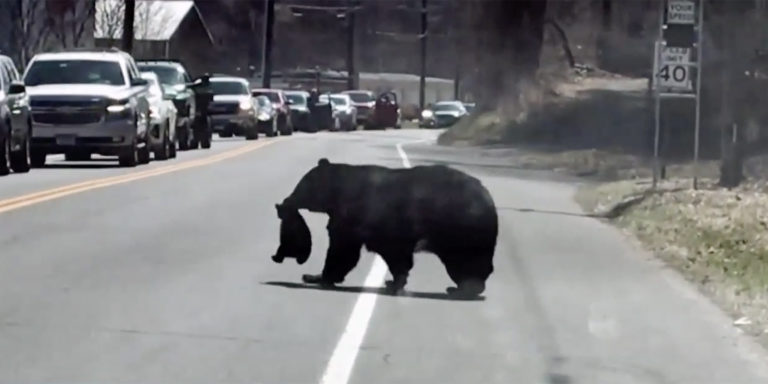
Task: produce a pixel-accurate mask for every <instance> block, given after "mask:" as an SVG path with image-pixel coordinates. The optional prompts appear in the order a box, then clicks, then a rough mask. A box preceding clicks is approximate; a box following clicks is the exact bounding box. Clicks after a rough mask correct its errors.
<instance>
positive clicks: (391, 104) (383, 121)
mask: <svg viewBox="0 0 768 384" xmlns="http://www.w3.org/2000/svg"><path fill="white" fill-rule="evenodd" d="M365 128H366V129H387V128H400V107H399V106H398V104H397V95H396V94H395V93H394V92H384V93H382V94H380V95H379V97H378V98H377V99H376V103H375V105H374V107H373V112H372V113H371V115H370V116H369V117H368V121H367V122H366V124H365Z"/></svg>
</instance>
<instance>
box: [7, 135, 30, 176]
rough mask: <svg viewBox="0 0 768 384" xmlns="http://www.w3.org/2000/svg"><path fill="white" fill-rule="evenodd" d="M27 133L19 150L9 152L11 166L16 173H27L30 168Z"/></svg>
mask: <svg viewBox="0 0 768 384" xmlns="http://www.w3.org/2000/svg"><path fill="white" fill-rule="evenodd" d="M27 132H29V131H27ZM29 140H30V139H29V134H27V137H25V138H24V144H23V145H22V146H21V150H19V151H17V152H15V153H11V168H13V171H14V172H16V173H27V172H29V169H30V168H31V165H32V161H31V159H30V158H29V154H30V150H29Z"/></svg>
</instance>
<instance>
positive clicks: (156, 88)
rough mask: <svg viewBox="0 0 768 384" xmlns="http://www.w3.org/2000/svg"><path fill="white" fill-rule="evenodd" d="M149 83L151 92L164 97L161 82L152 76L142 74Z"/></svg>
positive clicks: (155, 95)
mask: <svg viewBox="0 0 768 384" xmlns="http://www.w3.org/2000/svg"><path fill="white" fill-rule="evenodd" d="M141 77H142V78H143V79H146V80H147V82H148V83H149V94H150V95H151V96H154V97H163V90H162V88H160V83H158V82H157V79H156V78H154V77H152V76H141Z"/></svg>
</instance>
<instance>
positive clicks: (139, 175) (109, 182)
mask: <svg viewBox="0 0 768 384" xmlns="http://www.w3.org/2000/svg"><path fill="white" fill-rule="evenodd" d="M280 140H281V139H275V140H270V141H264V142H258V143H253V144H249V145H246V146H244V147H240V148H237V149H233V150H230V151H226V152H223V153H219V154H217V155H213V156H208V157H205V158H202V159H196V160H189V161H185V162H182V163H178V164H172V165H167V166H163V167H159V168H153V169H148V170H145V171H138V172H131V173H128V174H124V175H118V176H111V177H104V178H100V179H95V180H89V181H84V182H81V183H75V184H70V185H65V186H63V187H58V188H53V189H48V190H44V191H39V192H34V193H30V194H26V195H22V196H18V197H14V198H10V199H6V200H0V213H4V212H8V211H12V210H14V209H19V208H23V207H26V206H30V205H34V204H39V203H42V202H44V201H50V200H54V199H58V198H62V197H64V196H69V195H74V194H76V193H81V192H85V191H91V190H94V189H99V188H105V187H109V186H113V185H118V184H124V183H129V182H131V181H136V180H141V179H146V178H148V177H154V176H160V175H164V174H167V173H172V172H178V171H182V170H185V169H190V168H197V167H202V166H205V165H210V164H214V163H218V162H220V161H224V160H227V159H231V158H233V157H236V156H240V155H244V154H246V153H248V152H252V151H255V150H257V149H259V148H263V147H266V146H267V145H270V144H272V143H275V142H277V141H280Z"/></svg>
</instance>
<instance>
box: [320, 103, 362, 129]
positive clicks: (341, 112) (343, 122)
mask: <svg viewBox="0 0 768 384" xmlns="http://www.w3.org/2000/svg"><path fill="white" fill-rule="evenodd" d="M323 97H330V99H331V106H332V107H333V129H334V130H336V131H354V130H356V129H357V109H355V106H354V105H352V99H350V97H349V95H346V94H334V95H330V96H326V95H323V96H321V99H322V98H323Z"/></svg>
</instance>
